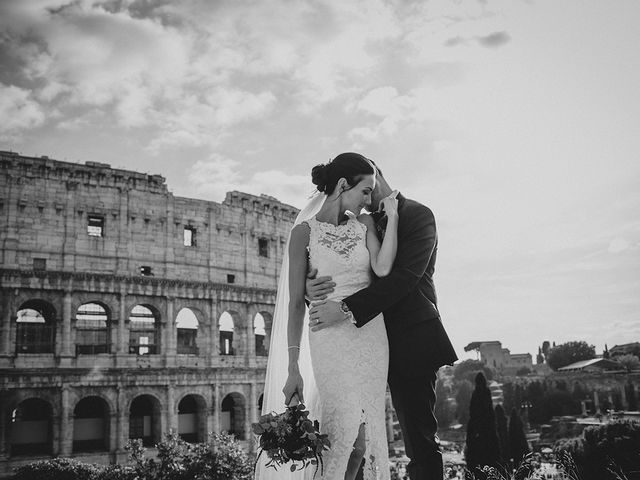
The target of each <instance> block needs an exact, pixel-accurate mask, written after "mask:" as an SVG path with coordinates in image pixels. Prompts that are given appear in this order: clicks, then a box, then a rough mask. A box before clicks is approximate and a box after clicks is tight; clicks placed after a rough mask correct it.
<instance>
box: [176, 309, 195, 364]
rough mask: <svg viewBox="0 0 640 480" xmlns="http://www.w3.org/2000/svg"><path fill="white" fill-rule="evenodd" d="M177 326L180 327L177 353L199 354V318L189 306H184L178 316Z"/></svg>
mask: <svg viewBox="0 0 640 480" xmlns="http://www.w3.org/2000/svg"><path fill="white" fill-rule="evenodd" d="M176 328H177V329H178V343H177V345H176V351H177V353H181V354H184V355H197V354H198V344H197V338H198V318H197V317H196V314H195V313H193V311H192V310H191V309H189V308H183V309H182V310H180V311H179V312H178V316H177V317H176Z"/></svg>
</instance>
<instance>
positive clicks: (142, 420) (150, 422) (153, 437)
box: [129, 395, 162, 447]
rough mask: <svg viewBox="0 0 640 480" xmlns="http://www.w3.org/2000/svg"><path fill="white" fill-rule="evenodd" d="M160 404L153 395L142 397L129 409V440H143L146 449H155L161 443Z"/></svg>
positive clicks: (135, 400)
mask: <svg viewBox="0 0 640 480" xmlns="http://www.w3.org/2000/svg"><path fill="white" fill-rule="evenodd" d="M160 420H161V409H160V402H159V401H158V399H157V398H155V397H153V396H151V395H140V396H139V397H136V398H135V399H134V400H133V402H131V407H130V408H129V438H130V439H135V438H140V439H142V444H143V445H144V446H145V447H153V446H154V445H155V444H156V443H158V442H159V441H160V435H161V432H162V428H161V425H160Z"/></svg>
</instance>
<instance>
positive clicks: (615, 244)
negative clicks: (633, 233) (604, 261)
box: [609, 238, 631, 253]
mask: <svg viewBox="0 0 640 480" xmlns="http://www.w3.org/2000/svg"><path fill="white" fill-rule="evenodd" d="M630 247H631V244H630V243H629V242H628V241H627V240H625V239H624V238H614V239H613V240H611V243H609V253H620V252H624V251H625V250H628V249H629V248H630Z"/></svg>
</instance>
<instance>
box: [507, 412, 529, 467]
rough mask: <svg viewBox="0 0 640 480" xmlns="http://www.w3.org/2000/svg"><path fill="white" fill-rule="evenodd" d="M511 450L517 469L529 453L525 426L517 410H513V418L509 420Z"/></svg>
mask: <svg viewBox="0 0 640 480" xmlns="http://www.w3.org/2000/svg"><path fill="white" fill-rule="evenodd" d="M509 448H510V453H511V460H512V461H513V465H514V467H516V468H517V467H518V465H520V462H521V461H522V458H523V457H524V456H525V455H526V454H527V453H529V444H528V443H527V437H526V435H525V434H524V424H523V423H522V419H521V418H520V415H518V410H517V409H515V408H512V409H511V417H510V418H509Z"/></svg>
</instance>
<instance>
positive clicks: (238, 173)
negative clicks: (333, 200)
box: [185, 154, 312, 208]
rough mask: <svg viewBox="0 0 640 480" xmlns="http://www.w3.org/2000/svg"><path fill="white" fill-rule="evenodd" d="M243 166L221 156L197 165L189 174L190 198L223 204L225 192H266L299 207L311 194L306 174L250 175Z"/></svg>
mask: <svg viewBox="0 0 640 480" xmlns="http://www.w3.org/2000/svg"><path fill="white" fill-rule="evenodd" d="M243 171H246V169H245V168H243V164H242V163H241V162H238V161H236V160H232V159H230V158H228V157H225V156H222V155H217V154H216V155H212V156H211V158H210V159H209V160H206V161H198V162H196V163H195V164H194V165H193V167H192V168H191V170H190V172H189V184H190V187H191V189H192V190H191V191H189V192H185V194H186V195H187V196H189V197H193V196H196V197H199V198H206V199H208V200H213V201H222V200H223V199H224V197H225V194H226V192H230V191H233V190H240V191H243V192H247V193H252V194H254V195H260V194H262V193H265V192H269V195H272V196H275V197H276V198H277V199H278V200H280V201H281V202H284V203H287V204H290V205H294V206H296V207H298V208H301V207H302V206H303V205H304V203H305V202H306V198H307V197H308V196H309V195H310V194H311V193H312V188H311V187H312V185H311V183H310V179H309V176H308V175H291V174H287V173H285V172H283V171H280V170H272V169H270V170H264V171H259V172H254V173H251V174H249V175H246V174H245V173H242V172H243Z"/></svg>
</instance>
